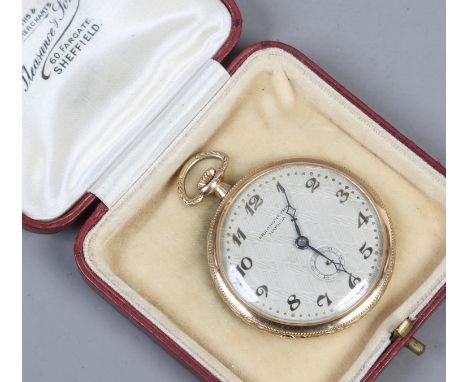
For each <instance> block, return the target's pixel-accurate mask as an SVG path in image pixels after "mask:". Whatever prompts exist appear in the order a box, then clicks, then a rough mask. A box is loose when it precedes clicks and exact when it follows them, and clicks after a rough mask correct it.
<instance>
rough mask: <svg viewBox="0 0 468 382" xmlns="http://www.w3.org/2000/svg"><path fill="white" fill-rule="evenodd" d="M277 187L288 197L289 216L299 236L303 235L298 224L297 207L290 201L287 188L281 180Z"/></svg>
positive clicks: (287, 211)
mask: <svg viewBox="0 0 468 382" xmlns="http://www.w3.org/2000/svg"><path fill="white" fill-rule="evenodd" d="M276 188H277V189H278V192H281V193H282V194H283V195H284V197H285V198H286V203H287V205H286V214H287V215H289V217H290V218H291V221H292V222H293V224H294V228H295V229H296V233H297V236H298V237H301V236H302V234H301V230H300V228H299V225H298V224H297V218H296V209H295V208H294V207H293V206H292V205H291V203H290V202H289V198H288V195H287V194H286V190H285V189H284V187H283V186H282V185H281V183H280V182H278V183H277V184H276Z"/></svg>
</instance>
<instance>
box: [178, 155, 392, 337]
mask: <svg viewBox="0 0 468 382" xmlns="http://www.w3.org/2000/svg"><path fill="white" fill-rule="evenodd" d="M205 159H218V160H220V162H221V164H220V166H219V167H218V168H208V169H207V170H206V171H205V172H204V173H203V175H202V177H201V179H200V181H199V182H198V185H197V186H198V187H197V190H198V193H197V194H196V195H195V196H193V197H190V196H188V195H187V191H186V186H185V183H186V178H187V175H188V173H189V172H190V171H191V169H192V168H193V167H194V166H195V165H196V164H197V163H199V162H200V161H203V160H205ZM228 161H229V159H228V157H227V156H226V155H225V154H223V153H221V152H215V151H210V152H203V153H200V154H198V155H195V156H194V157H192V158H190V159H189V160H188V161H187V162H186V163H185V165H184V166H183V168H182V170H181V172H180V176H179V179H178V192H179V195H180V197H181V198H182V200H183V201H184V203H185V204H186V205H187V206H194V205H196V204H198V203H200V202H201V201H202V199H203V198H205V197H206V196H209V195H213V194H214V195H216V196H218V197H219V198H221V203H220V204H219V206H218V208H217V210H216V213H215V214H214V216H213V218H212V220H211V224H210V228H209V231H208V264H209V269H210V273H211V276H212V278H213V281H214V284H215V286H216V288H217V290H218V292H219V293H220V295H221V296H222V298H223V300H224V301H225V302H226V303H227V304H228V305H229V307H230V308H231V309H232V310H233V311H234V312H235V313H236V314H237V315H239V316H240V317H241V318H242V319H244V320H245V321H247V322H248V323H250V324H252V325H254V326H256V327H258V328H260V329H264V330H267V331H269V332H272V333H275V334H279V335H284V336H292V337H311V336H319V335H322V334H327V333H332V332H335V331H337V330H340V329H344V328H346V327H348V326H350V325H351V324H352V323H354V322H355V321H357V320H358V319H359V318H361V317H362V316H364V315H365V314H366V313H367V312H368V311H369V310H370V309H371V308H372V307H373V306H374V305H375V304H376V303H377V301H378V300H379V298H380V296H381V295H382V293H383V292H384V290H385V288H386V286H387V284H388V282H389V279H390V276H391V273H392V269H393V263H394V251H393V247H392V242H393V234H392V229H391V225H390V219H389V217H388V215H387V213H386V211H385V209H384V207H383V206H382V204H381V203H380V201H379V199H378V198H377V197H376V196H375V194H374V193H373V191H371V190H370V188H369V187H368V186H366V185H365V184H364V183H363V182H362V181H361V180H359V179H358V178H356V177H355V176H353V175H352V174H350V173H349V172H348V171H347V170H345V169H342V168H340V167H338V166H335V165H333V164H331V163H326V162H323V161H317V160H311V159H290V160H285V161H281V162H276V163H273V164H269V165H267V166H264V167H262V168H260V169H257V170H255V171H253V172H251V173H250V174H248V175H247V176H245V177H244V178H242V179H241V180H239V181H238V182H237V183H236V184H235V185H233V186H230V185H228V184H226V183H225V182H224V181H223V177H224V172H225V170H226V168H227V166H228Z"/></svg>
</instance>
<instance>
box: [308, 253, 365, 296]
mask: <svg viewBox="0 0 468 382" xmlns="http://www.w3.org/2000/svg"><path fill="white" fill-rule="evenodd" d="M299 248H301V247H299ZM306 248H310V249H311V250H312V251H314V252H315V253H316V254H317V255H319V256H322V257H323V258H324V259H326V260H327V263H326V264H327V265H330V264H333V266H334V267H335V269H336V271H337V272H343V273H346V274H347V275H349V279H348V283H349V287H350V288H351V289H352V288H354V287H355V286H356V285H357V284H359V283H360V282H361V279H360V278H359V277H358V276H355V275H353V274H352V273H351V272H349V271H348V270H347V269H346V268H345V266H344V265H343V264H342V263H341V262H340V261H334V260H332V259H330V258H329V257H328V256H327V255H324V254H323V253H322V252H320V251H319V250H318V249H317V248H314V247H312V246H311V245H309V244H308V245H307V247H306ZM301 249H304V248H301Z"/></svg>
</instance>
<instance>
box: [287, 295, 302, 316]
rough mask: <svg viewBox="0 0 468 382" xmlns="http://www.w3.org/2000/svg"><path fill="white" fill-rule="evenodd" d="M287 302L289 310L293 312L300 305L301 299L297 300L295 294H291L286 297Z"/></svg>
mask: <svg viewBox="0 0 468 382" xmlns="http://www.w3.org/2000/svg"><path fill="white" fill-rule="evenodd" d="M288 304H289V309H291V312H294V311H295V310H296V309H297V308H299V306H300V305H301V300H299V299H298V298H297V297H296V295H295V294H292V295H291V296H289V297H288Z"/></svg>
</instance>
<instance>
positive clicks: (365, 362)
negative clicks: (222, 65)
mask: <svg viewBox="0 0 468 382" xmlns="http://www.w3.org/2000/svg"><path fill="white" fill-rule="evenodd" d="M201 150H219V151H223V152H226V153H227V154H228V155H229V156H230V158H231V164H230V167H229V168H228V171H227V174H226V180H227V181H228V182H230V183H234V182H235V181H236V180H238V179H240V178H241V177H242V176H243V175H244V174H246V173H247V172H248V171H249V170H252V169H254V168H256V167H259V166H262V165H264V164H267V163H269V162H272V161H276V160H280V159H287V158H292V157H310V158H315V159H321V160H326V161H329V162H333V163H336V164H339V165H340V166H344V167H347V168H348V169H349V170H350V171H351V172H353V173H354V174H356V175H358V176H359V177H361V178H363V179H365V180H366V182H367V183H368V184H369V185H370V186H371V187H372V188H373V189H374V190H375V191H376V192H377V193H378V195H379V196H380V198H381V199H382V201H383V204H384V205H385V207H386V209H387V210H388V212H389V215H390V217H391V219H392V223H393V228H394V233H395V239H396V264H395V268H394V272H393V277H392V280H391V281H390V284H389V286H388V289H387V291H386V292H385V293H384V295H383V297H382V299H381V300H380V301H379V303H378V304H377V305H376V307H375V308H374V309H373V310H372V311H371V312H370V313H369V314H368V315H366V316H365V317H364V318H363V319H361V320H360V321H358V322H357V323H356V324H354V325H353V326H352V327H350V328H348V329H346V330H344V331H341V332H339V333H336V334H332V335H327V336H322V337H319V338H311V339H295V338H282V337H279V336H276V335H273V334H269V333H266V332H262V331H260V330H258V329H256V328H254V327H251V326H249V325H247V324H245V323H244V322H243V321H241V320H240V319H239V318H237V317H236V316H235V315H234V314H233V313H232V312H231V311H230V309H229V308H228V307H227V306H226V305H225V304H224V303H223V301H222V299H221V298H220V297H219V296H218V294H217V292H216V290H215V288H214V286H213V284H212V281H211V279H210V275H209V270H208V267H207V260H206V235H207V230H208V226H209V221H210V218H211V216H212V215H213V214H214V211H215V207H216V203H217V201H216V200H215V199H214V198H213V199H212V200H207V201H205V202H204V203H202V204H200V205H198V206H196V207H193V208H188V207H185V206H184V205H183V203H182V202H181V200H180V199H179V198H178V195H177V190H176V177H177V174H178V170H179V168H180V166H181V165H182V164H183V163H184V161H185V160H186V159H187V158H188V157H189V156H190V155H192V154H194V153H196V152H198V151H201ZM85 258H86V262H87V263H88V264H89V266H90V267H91V268H92V270H93V271H94V272H95V273H96V274H97V275H98V276H99V277H100V278H102V279H103V280H104V281H105V282H106V283H108V284H109V285H110V286H111V287H112V288H113V289H115V290H117V291H118V292H119V293H120V294H121V295H122V296H123V298H125V299H126V300H127V301H129V302H130V303H131V304H132V305H133V306H135V307H136V308H137V309H138V310H139V311H140V312H142V313H143V314H144V315H145V316H146V317H148V318H149V319H150V320H151V321H152V322H153V323H154V324H155V325H157V326H159V327H160V328H161V329H162V330H163V331H164V332H166V333H167V334H168V335H170V336H171V337H172V338H173V339H174V340H175V341H176V342H178V343H179V344H180V345H181V346H182V347H184V348H185V349H186V350H187V351H189V352H190V353H191V354H192V355H193V356H194V357H196V358H197V359H198V360H199V361H200V362H201V363H202V364H203V365H205V366H206V367H207V368H208V369H209V370H211V371H212V372H213V374H214V375H216V376H218V377H219V378H221V379H223V380H244V381H277V380H278V381H279V380H294V381H311V380H313V381H336V380H339V379H343V380H347V381H349V380H358V379H359V378H360V377H362V375H363V374H364V373H365V372H366V371H367V370H368V369H369V367H370V366H371V365H372V363H373V362H374V361H375V359H376V358H377V357H378V356H379V354H380V353H381V352H382V351H383V349H384V348H385V347H386V346H387V345H388V343H389V337H390V333H391V332H392V330H393V329H394V328H395V327H396V326H397V325H398V324H399V323H400V322H401V321H402V320H404V319H405V318H406V317H408V316H412V315H414V314H416V313H417V312H418V311H419V309H421V308H422V307H423V306H424V305H425V304H426V303H427V301H428V300H429V299H430V298H431V296H433V294H434V293H435V292H436V291H437V290H438V289H439V288H440V287H441V286H442V284H443V283H444V280H445V266H444V259H445V179H444V177H443V176H441V175H440V174H439V173H437V172H436V171H435V170H433V169H432V168H431V167H430V166H428V165H427V164H426V163H425V162H423V161H422V160H421V158H419V157H418V156H417V155H415V154H414V153H413V152H411V151H410V150H409V149H408V148H406V147H405V146H404V145H402V144H401V143H400V142H398V141H397V140H396V139H395V138H393V137H392V136H391V135H390V134H388V133H387V132H386V131H385V130H384V129H382V127H380V126H379V125H377V124H376V123H375V122H373V121H372V120H371V119H369V118H368V117H367V116H366V115H364V114H363V113H362V112H361V111H360V110H359V109H357V108H356V107H355V106H353V105H352V104H351V103H350V102H348V101H347V100H346V99H345V98H344V97H342V96H341V95H340V94H338V93H337V92H336V91H335V90H334V89H333V88H331V87H330V86H329V85H327V84H326V83H325V82H324V81H323V80H322V79H321V78H320V77H319V76H317V75H316V74H315V73H314V72H312V71H311V70H310V69H309V68H308V67H307V66H305V65H304V64H302V63H301V62H300V61H298V60H297V59H296V58H295V57H293V56H292V55H290V54H289V53H287V52H285V51H283V50H280V49H264V50H260V51H258V52H256V53H254V54H253V55H251V56H250V57H249V58H248V59H247V60H246V61H245V62H244V63H243V64H242V66H241V67H240V68H239V69H238V70H237V72H236V73H235V74H234V76H233V77H232V78H231V79H230V80H229V81H228V83H227V84H226V85H225V86H224V87H223V88H222V89H221V90H220V92H219V93H218V94H217V96H216V97H215V98H214V99H213V100H212V101H211V102H210V103H209V104H208V105H207V106H206V107H205V108H204V109H203V110H202V111H201V113H200V114H199V115H198V117H197V118H196V119H195V120H194V121H192V123H191V124H190V125H189V126H187V128H186V129H185V130H184V131H183V133H181V134H180V135H179V136H178V137H177V139H176V140H175V141H173V142H171V143H170V144H169V145H168V148H167V149H166V150H165V152H164V153H163V155H162V156H161V157H159V158H158V160H157V161H156V162H155V163H153V165H152V167H151V168H149V169H148V170H147V171H146V173H145V174H144V175H143V176H142V177H141V178H140V179H139V181H138V182H137V183H136V184H135V185H134V186H133V187H132V189H131V190H129V191H128V192H127V193H126V194H125V195H124V197H122V198H121V199H120V200H119V201H118V202H117V203H116V204H115V205H114V206H113V207H112V208H110V210H109V211H108V213H107V214H106V215H104V217H103V218H102V219H101V221H100V222H98V224H97V225H96V226H95V227H94V228H93V230H92V231H90V233H89V234H88V236H87V237H86V240H85Z"/></svg>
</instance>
